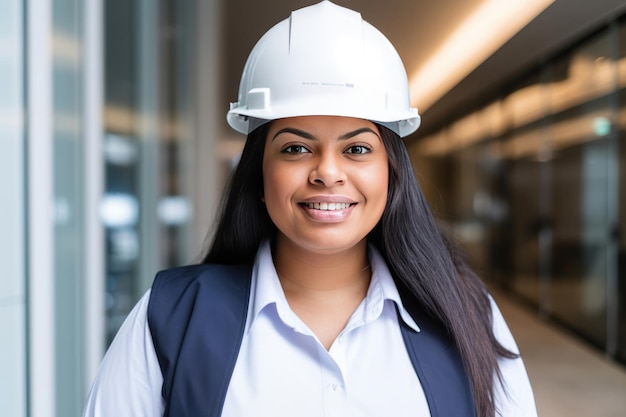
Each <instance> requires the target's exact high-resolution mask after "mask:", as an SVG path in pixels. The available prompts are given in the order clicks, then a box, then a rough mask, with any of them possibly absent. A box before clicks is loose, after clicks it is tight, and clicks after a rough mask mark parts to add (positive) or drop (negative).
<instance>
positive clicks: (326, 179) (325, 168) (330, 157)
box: [309, 152, 346, 187]
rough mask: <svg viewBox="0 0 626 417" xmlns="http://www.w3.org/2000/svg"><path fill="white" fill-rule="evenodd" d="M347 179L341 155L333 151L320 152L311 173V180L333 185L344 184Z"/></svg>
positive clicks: (327, 185)
mask: <svg viewBox="0 0 626 417" xmlns="http://www.w3.org/2000/svg"><path fill="white" fill-rule="evenodd" d="M345 181H346V173H345V170H344V167H343V164H342V161H341V156H340V155H336V154H334V153H333V152H324V153H322V154H319V155H318V157H317V158H316V159H315V163H314V165H313V167H312V169H311V173H310V174H309V182H310V183H311V184H315V185H324V186H326V187H332V186H334V185H338V184H343V183H344V182H345Z"/></svg>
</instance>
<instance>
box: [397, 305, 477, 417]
mask: <svg viewBox="0 0 626 417" xmlns="http://www.w3.org/2000/svg"><path fill="white" fill-rule="evenodd" d="M402 299H403V304H404V305H405V308H407V310H408V311H409V313H410V314H411V317H413V319H414V320H415V322H416V323H417V324H418V326H419V328H420V331H419V332H416V331H415V330H413V329H412V328H410V327H409V326H407V325H406V324H405V323H404V322H403V321H402V320H399V321H400V330H401V333H402V337H403V338H404V344H405V345H406V348H407V352H408V354H409V357H410V358H411V362H412V363H413V368H415V372H416V373H417V375H418V376H419V379H420V382H421V384H422V389H423V390H424V395H425V396H426V401H427V402H428V406H429V408H430V414H431V416H432V417H446V416H455V417H475V416H476V411H475V406H474V396H473V395H472V390H471V385H470V382H469V380H468V378H467V374H466V373H465V369H464V366H463V362H462V360H461V356H460V354H459V352H458V349H457V348H456V346H455V344H454V342H453V341H452V340H451V337H450V335H449V334H448V332H447V331H446V330H445V328H444V327H443V326H442V325H441V324H440V323H438V322H437V321H436V320H434V319H433V318H432V317H430V316H429V315H428V314H427V313H426V312H425V311H424V309H423V308H422V307H420V306H419V305H418V304H417V303H416V302H411V301H409V300H410V298H409V297H402Z"/></svg>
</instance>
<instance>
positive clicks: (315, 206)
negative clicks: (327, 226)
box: [300, 203, 356, 211]
mask: <svg viewBox="0 0 626 417" xmlns="http://www.w3.org/2000/svg"><path fill="white" fill-rule="evenodd" d="M300 204H301V205H302V206H304V207H306V208H309V209H311V210H323V211H335V210H345V209H347V208H350V206H353V205H355V204H356V203H300Z"/></svg>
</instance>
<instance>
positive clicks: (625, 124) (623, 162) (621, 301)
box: [617, 20, 626, 362]
mask: <svg viewBox="0 0 626 417" xmlns="http://www.w3.org/2000/svg"><path fill="white" fill-rule="evenodd" d="M618 56H619V61H618V63H617V64H618V68H619V74H620V79H619V83H620V90H619V118H618V126H619V177H618V178H619V181H618V187H619V204H618V210H619V211H618V213H619V214H618V226H617V239H618V251H617V252H618V255H617V257H618V262H617V286H618V291H617V302H618V316H617V323H618V327H619V330H618V341H617V351H618V356H619V357H620V359H621V360H622V361H623V362H626V214H624V213H626V134H625V132H626V89H625V88H624V87H626V20H622V21H621V25H620V29H619V55H618Z"/></svg>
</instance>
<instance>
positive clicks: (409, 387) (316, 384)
mask: <svg viewBox="0 0 626 417" xmlns="http://www.w3.org/2000/svg"><path fill="white" fill-rule="evenodd" d="M416 412H417V413H416ZM253 414H254V415H263V416H265V415H268V416H270V415H271V416H277V417H281V416H285V417H287V416H294V415H298V416H302V417H308V416H311V417H313V416H315V417H319V416H385V415H393V416H396V417H404V416H407V417H408V416H415V415H419V416H429V415H430V412H429V408H428V403H427V401H426V398H425V395H424V391H423V389H422V387H421V384H420V381H419V378H418V376H417V374H416V372H415V370H414V368H413V366H412V363H411V359H410V358H409V355H408V353H407V350H406V347H405V344H404V341H403V337H402V334H401V332H400V327H399V323H398V318H397V315H396V312H395V311H394V310H393V309H386V310H384V311H383V313H382V315H381V316H380V317H379V318H378V319H376V320H375V321H373V322H369V323H367V324H365V323H364V322H363V321H360V320H359V319H352V320H351V321H350V322H348V325H347V326H346V327H345V329H344V330H343V331H342V332H341V333H340V335H339V336H338V337H337V338H336V340H335V341H334V343H333V344H332V346H331V347H330V349H329V350H326V349H325V348H324V346H323V345H322V343H320V341H319V340H318V339H317V337H316V336H315V335H314V333H313V332H312V331H311V330H310V329H308V328H307V327H306V326H304V324H302V323H291V325H287V324H285V323H284V322H282V321H281V319H280V318H279V317H278V314H277V313H276V311H275V310H272V308H271V307H268V310H267V311H264V314H261V315H259V317H257V318H256V319H255V322H254V326H253V327H252V328H251V329H250V331H249V332H248V333H247V334H246V335H244V338H243V340H242V346H241V349H240V352H239V356H238V358H237V362H236V364H235V369H234V371H233V376H232V379H231V382H230V385H229V388H228V391H227V395H226V399H225V403H224V409H223V413H222V416H225V417H230V416H242V415H253Z"/></svg>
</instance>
